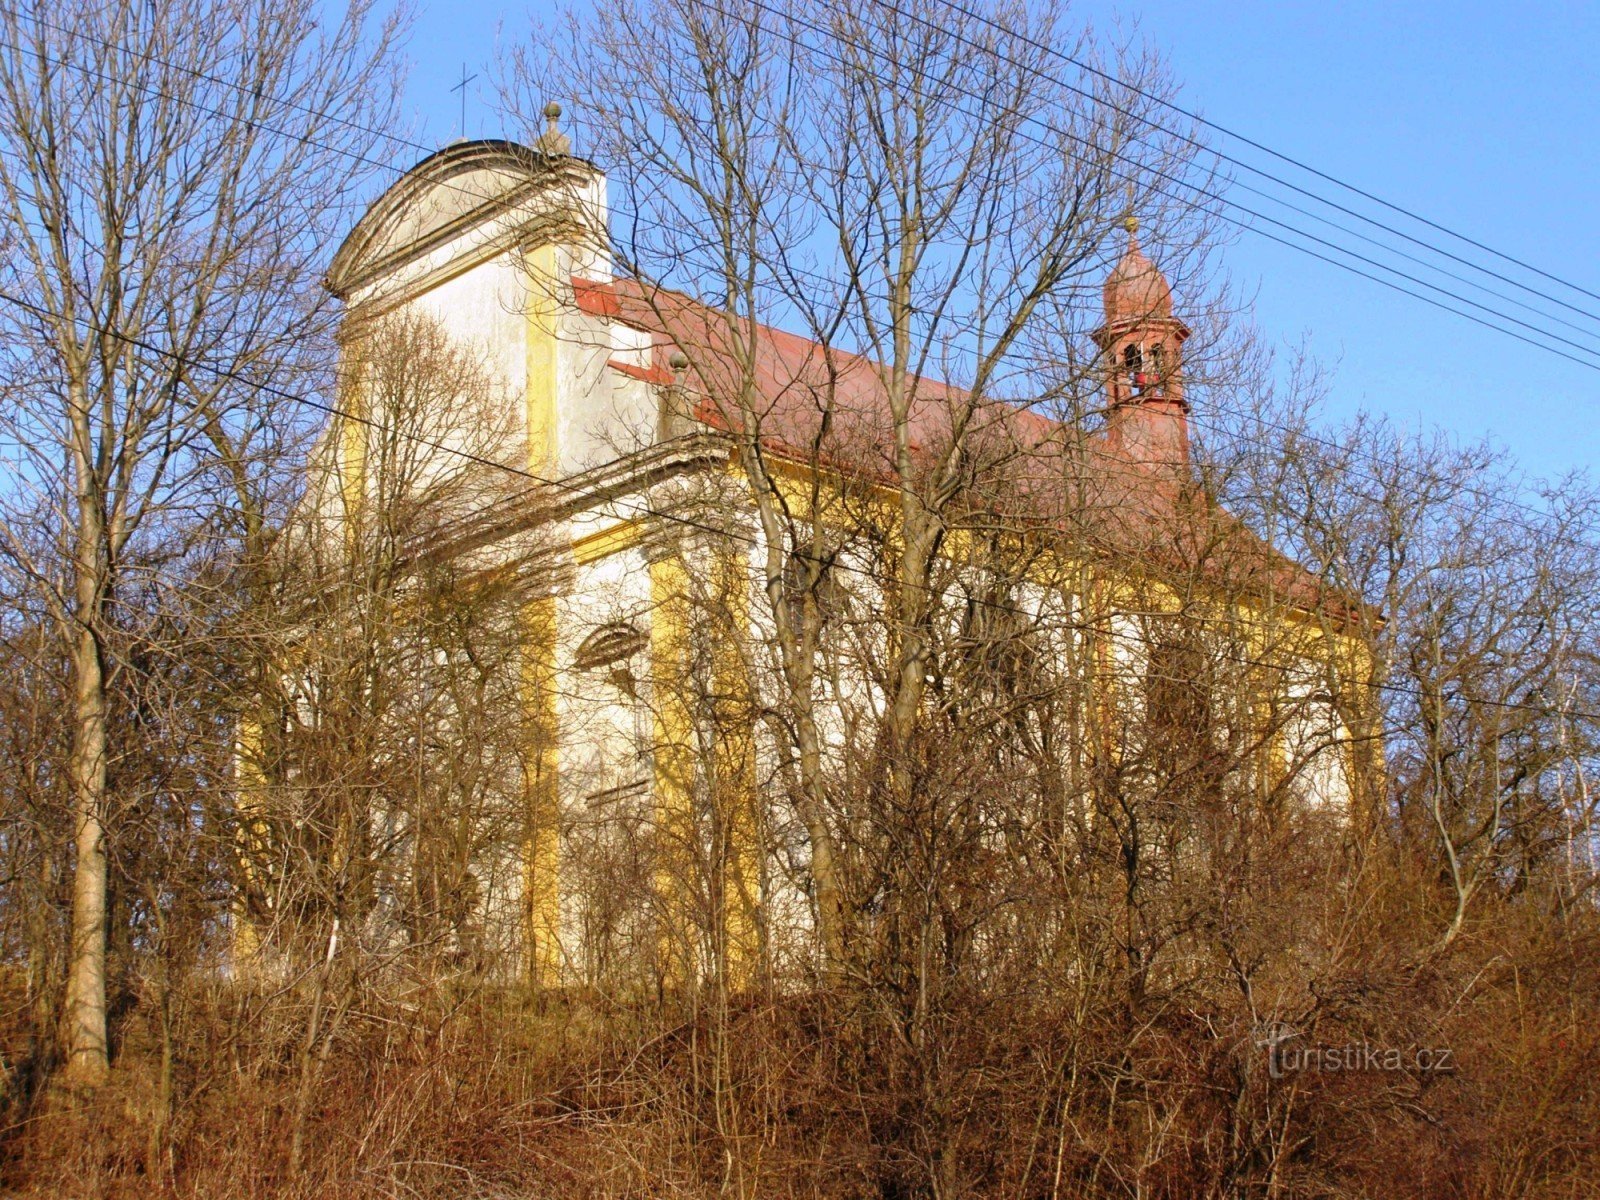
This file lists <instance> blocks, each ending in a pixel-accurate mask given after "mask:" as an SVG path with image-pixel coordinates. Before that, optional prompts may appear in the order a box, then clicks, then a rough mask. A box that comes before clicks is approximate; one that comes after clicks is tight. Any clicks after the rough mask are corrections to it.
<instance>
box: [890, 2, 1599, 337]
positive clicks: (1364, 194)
mask: <svg viewBox="0 0 1600 1200" xmlns="http://www.w3.org/2000/svg"><path fill="white" fill-rule="evenodd" d="M939 2H940V3H941V4H943V5H944V6H945V7H946V8H949V9H951V10H953V11H955V12H958V13H961V14H963V15H964V16H967V17H969V18H971V19H973V20H976V21H981V22H983V23H984V24H986V25H988V26H990V27H991V28H994V29H999V30H1003V31H1004V30H1005V27H1004V26H1002V25H1000V24H999V23H998V22H996V21H995V20H994V19H993V18H991V17H987V16H984V15H983V14H982V13H979V12H975V11H974V10H972V9H971V8H968V7H966V6H965V5H963V4H961V3H959V0H939ZM900 11H901V10H899V9H898V8H897V9H896V12H900ZM903 15H911V16H912V19H913V20H921V18H919V17H916V16H915V15H914V14H903ZM924 23H925V22H924ZM1006 32H1008V33H1009V34H1010V36H1014V37H1017V38H1019V39H1020V40H1023V41H1026V42H1029V43H1030V44H1032V45H1033V46H1035V47H1036V48H1038V49H1040V50H1043V51H1044V52H1045V53H1047V54H1050V55H1051V56H1052V57H1054V58H1057V59H1059V60H1061V61H1063V62H1067V63H1071V64H1072V65H1073V66H1075V67H1078V68H1079V69H1080V70H1083V71H1087V72H1089V73H1090V74H1092V75H1094V76H1096V77H1098V78H1100V79H1104V80H1105V81H1106V82H1108V83H1112V84H1115V85H1116V86H1117V87H1121V88H1125V89H1127V90H1128V91H1131V92H1133V93H1134V94H1136V95H1138V96H1141V97H1143V98H1144V99H1146V100H1150V101H1153V102H1154V103H1156V104H1158V105H1160V106H1161V107H1163V108H1166V109H1168V110H1170V111H1172V112H1175V113H1177V114H1178V115H1180V116H1182V117H1183V118H1185V119H1186V120H1189V121H1193V122H1195V123H1196V124H1198V125H1203V126H1205V127H1206V128H1207V129H1214V130H1216V131H1217V132H1218V133H1220V134H1222V135H1224V136H1225V137H1230V138H1233V139H1234V140H1235V141H1238V142H1242V143H1244V144H1245V145H1246V146H1249V147H1251V148H1252V149H1255V150H1260V151H1261V152H1262V153H1263V154H1268V155H1270V156H1271V157H1273V158H1275V159H1277V160H1278V161H1279V162H1282V163H1287V164H1288V165H1290V166H1292V167H1296V168H1298V169H1299V170H1302V171H1305V172H1306V173H1307V174H1309V175H1314V176H1316V177H1317V178H1318V179H1321V180H1324V181H1325V182H1328V183H1331V184H1333V185H1334V186H1335V187H1339V188H1342V189H1344V190H1345V191H1347V192H1350V193H1351V194H1352V195H1356V196H1360V197H1361V198H1362V199H1364V200H1370V201H1372V202H1373V203H1374V204H1378V205H1381V206H1382V207H1384V208H1386V209H1388V210H1389V211H1390V212H1393V213H1398V214H1399V215H1401V216H1403V217H1408V218H1410V219H1411V220H1413V221H1416V222H1418V223H1419V224H1421V225H1426V226H1427V227H1428V228H1429V229H1433V230H1436V231H1437V232H1439V233H1442V234H1445V235H1446V236H1447V237H1452V238H1455V239H1456V240H1457V241H1459V242H1463V243H1465V244H1466V245H1469V246H1472V247H1473V248H1475V249H1478V250H1482V251H1484V252H1485V253H1486V254H1492V255H1494V257H1496V258H1498V259H1500V260H1501V261H1503V262H1508V263H1510V264H1512V265H1513V266H1517V267H1521V268H1522V269H1523V270H1525V271H1531V272H1532V273H1533V274H1535V275H1538V276H1540V277H1541V278H1543V279H1548V280H1549V281H1550V282H1552V283H1558V284H1560V285H1561V286H1562V287H1564V288H1569V289H1571V290H1572V291H1574V292H1578V293H1580V294H1581V295H1584V296H1588V297H1590V298H1591V299H1594V300H1600V292H1593V291H1590V290H1589V289H1588V288H1585V287H1581V286H1579V285H1578V284H1575V283H1572V282H1570V281H1569V280H1566V279H1562V278H1561V277H1560V276H1558V275H1553V274H1551V273H1550V272H1548V271H1545V270H1542V269H1541V268H1539V267H1536V266H1534V265H1533V264H1532V263H1527V262H1524V261H1522V260H1521V259H1519V258H1514V257H1512V256H1511V255H1509V254H1506V253H1504V252H1502V251H1500V250H1496V249H1495V248H1494V247H1493V246H1488V245H1485V244H1484V243H1483V242H1480V241H1477V240H1475V239H1474V238H1471V237H1468V236H1467V235H1466V234H1464V233H1458V232H1457V231H1455V230H1453V229H1451V228H1449V227H1448V226H1445V225H1441V224H1439V223H1438V222H1436V221H1432V220H1429V219H1428V218H1427V217H1424V216H1422V215H1421V214H1420V213H1416V212H1413V211H1412V210H1410V209H1408V208H1403V207H1401V206H1400V205H1398V204H1394V203H1392V202H1391V201H1388V200H1385V199H1384V198H1383V197H1382V196H1377V195H1374V194H1373V193H1371V192H1369V191H1365V190H1363V189H1362V188H1359V187H1357V186H1356V185H1355V184H1352V183H1348V182H1346V181H1345V180H1343V179H1340V178H1338V177H1337V176H1334V175H1331V174H1328V173H1327V172H1325V171H1321V170H1318V169H1317V168H1316V167H1313V166H1311V165H1310V164H1309V163H1306V162H1303V161H1301V160H1300V159H1297V158H1293V157H1291V156H1290V155H1287V154H1284V153H1282V152H1281V151H1278V150H1274V149H1273V148H1272V147H1271V146H1267V145H1264V144H1262V143H1261V142H1258V141H1256V140H1254V139H1253V138H1250V137H1247V136H1245V135H1244V134H1242V133H1239V132H1238V131H1237V130H1233V129H1230V128H1228V127H1227V126H1225V125H1221V124H1218V123H1217V122H1215V121H1212V120H1209V119H1208V118H1206V117H1202V116H1201V115H1200V114H1199V113H1196V112H1194V111H1192V110H1190V109H1188V108H1184V107H1183V106H1181V105H1179V104H1176V103H1174V102H1173V101H1171V100H1168V99H1166V98H1165V97H1163V96H1159V95H1156V94H1154V93H1152V92H1149V91H1147V90H1145V89H1143V88H1140V87H1137V86H1135V85H1133V84H1130V83H1128V82H1126V81H1125V80H1122V79H1119V78H1117V77H1116V76H1115V75H1112V74H1110V73H1109V72H1107V71H1104V70H1102V69H1101V68H1099V67H1096V66H1095V65H1094V64H1092V63H1089V62H1085V61H1084V60H1082V59H1080V58H1077V57H1075V56H1073V55H1071V54H1068V53H1067V52H1066V51H1064V50H1059V49H1056V48H1055V47H1052V46H1047V45H1044V44H1042V43H1040V42H1038V41H1037V40H1035V39H1034V38H1032V37H1029V36H1028V35H1026V34H1019V33H1015V32H1013V31H1006ZM1130 115H1131V114H1130ZM1137 119H1138V120H1141V121H1144V122H1145V123H1146V124H1147V125H1150V126H1151V127H1152V128H1156V129H1165V127H1164V126H1161V125H1159V124H1156V123H1155V122H1152V121H1150V120H1148V119H1147V118H1143V117H1139V118H1137ZM1165 131H1166V132H1168V133H1172V134H1174V135H1175V136H1177V137H1183V138H1184V140H1185V141H1188V142H1189V143H1190V144H1191V145H1194V146H1196V147H1198V148H1200V149H1202V150H1207V151H1208V152H1209V153H1216V154H1217V156H1218V157H1219V158H1221V159H1222V160H1223V161H1225V162H1230V163H1233V164H1235V165H1236V166H1239V167H1242V168H1244V169H1245V170H1247V171H1250V172H1251V173H1253V174H1255V175H1257V176H1261V177H1263V178H1266V179H1270V180H1272V181H1273V182H1274V183H1278V184H1281V185H1283V186H1284V187H1287V188H1290V189H1292V190H1294V191H1296V192H1299V193H1300V194H1301V195H1304V196H1307V197H1310V198H1311V199H1314V200H1317V201H1318V202H1319V203H1322V204H1326V205H1327V206H1328V207H1330V208H1333V209H1336V210H1338V211H1340V212H1343V213H1346V214H1347V215H1349V216H1353V217H1356V218H1357V219H1358V220H1361V221H1364V222H1366V223H1367V224H1369V225H1374V226H1376V227H1378V228H1380V229H1384V230H1387V231H1388V232H1390V233H1393V234H1395V235H1396V236H1398V237H1403V238H1405V239H1406V240H1407V241H1409V242H1412V243H1414V244H1416V245H1422V246H1427V247H1428V248H1429V249H1432V250H1434V251H1435V252H1436V253H1439V254H1443V255H1445V256H1446V257H1448V258H1452V259H1454V260H1455V261H1457V262H1460V263H1462V264H1464V265H1466V266H1469V267H1472V268H1473V269H1474V270H1478V271H1483V272H1484V273H1486V274H1491V275H1494V276H1495V278H1498V279H1505V276H1503V275H1498V274H1496V273H1495V272H1492V271H1489V270H1488V268H1486V267H1482V266H1479V265H1478V264H1476V263H1473V262H1471V261H1470V260H1468V259H1464V258H1460V257H1458V256H1456V255H1453V254H1451V253H1450V252H1448V251H1446V250H1442V249H1439V248H1438V247H1435V246H1432V245H1431V244H1430V243H1426V242H1422V241H1419V240H1418V239H1416V238H1414V237H1412V236H1411V235H1410V234H1407V233H1404V232H1403V231H1401V230H1398V229H1393V228H1391V227H1390V226H1388V225H1385V224H1384V223H1383V222H1381V221H1378V220H1376V219H1374V218H1372V217H1369V216H1367V215H1365V214H1363V213H1361V212H1359V211H1356V210H1354V209H1350V208H1347V207H1345V206H1343V205H1340V204H1338V203H1336V202H1335V201H1332V200H1328V199H1327V198H1325V197H1322V196H1318V195H1317V194H1316V193H1314V192H1309V191H1307V190H1306V189H1304V188H1301V187H1299V186H1297V185H1296V184H1293V183H1290V182H1288V181H1287V180H1284V179H1280V178H1279V177H1278V176H1276V175H1272V174H1269V173H1268V172H1266V171H1263V170H1262V169H1261V168H1259V167H1256V166H1254V165H1252V164H1250V163H1247V162H1244V161H1242V160H1240V159H1237V158H1234V157H1232V156H1230V155H1226V154H1222V153H1220V152H1218V151H1215V150H1211V149H1210V148H1208V147H1206V146H1204V145H1203V144H1202V143H1199V142H1196V141H1194V139H1192V138H1188V137H1185V135H1183V134H1182V133H1180V132H1178V131H1176V130H1165ZM1507 282H1510V283H1512V285H1513V286H1515V287H1519V288H1522V289H1523V290H1524V291H1529V292H1533V293H1534V294H1535V295H1538V296H1542V297H1543V298H1545V299H1547V300H1551V301H1553V302H1554V303H1557V304H1562V305H1563V306H1564V307H1568V308H1570V307H1571V305H1567V304H1566V303H1565V302H1564V301H1562V300H1559V299H1556V298H1555V297H1553V296H1548V295H1546V294H1545V293H1543V292H1539V291H1537V290H1536V289H1534V288H1530V287H1528V286H1527V285H1526V284H1523V283H1518V282H1516V281H1514V280H1507ZM1574 311H1579V312H1583V311H1584V310H1582V309H1575V310H1574ZM1585 315H1587V316H1591V317H1592V316H1594V315H1595V314H1593V313H1587V312H1585Z"/></svg>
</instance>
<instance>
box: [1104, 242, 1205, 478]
mask: <svg viewBox="0 0 1600 1200" xmlns="http://www.w3.org/2000/svg"><path fill="white" fill-rule="evenodd" d="M1123 228H1125V229H1126V230H1127V231H1128V247H1127V249H1126V250H1125V251H1123V254H1122V258H1121V260H1120V261H1119V262H1118V263H1117V265H1116V267H1115V269H1113V270H1112V272H1111V274H1110V275H1109V276H1108V277H1107V278H1106V282H1105V314H1106V315H1105V324H1104V325H1102V326H1101V327H1100V328H1099V329H1097V330H1096V331H1095V333H1094V340H1095V343H1096V344H1097V345H1098V346H1099V347H1100V352H1101V355H1102V362H1103V370H1104V375H1105V381H1106V400H1107V410H1108V411H1107V416H1106V440H1107V442H1108V443H1109V445H1110V448H1111V449H1112V450H1113V452H1114V453H1116V454H1117V455H1118V456H1119V457H1121V458H1124V459H1127V460H1128V461H1130V462H1133V463H1135V464H1137V465H1139V466H1142V467H1149V468H1166V469H1168V470H1175V471H1180V472H1187V469H1188V463H1189V419H1188V414H1189V405H1188V402H1187V401H1185V400H1184V398H1183V342H1184V339H1185V338H1187V337H1188V336H1189V327H1188V326H1187V325H1185V324H1184V323H1183V322H1182V321H1180V320H1178V319H1177V318H1176V317H1174V316H1173V315H1172V288H1171V287H1170V286H1169V285H1168V283H1167V280H1166V277H1165V276H1163V275H1162V274H1161V272H1160V271H1159V270H1158V269H1157V268H1156V265H1155V263H1153V262H1151V261H1150V259H1149V258H1148V257H1147V256H1146V255H1145V253H1144V251H1143V250H1141V249H1140V248H1139V222H1138V220H1137V219H1136V218H1134V217H1133V216H1132V215H1129V216H1128V217H1127V219H1126V220H1125V221H1124V222H1123Z"/></svg>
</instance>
